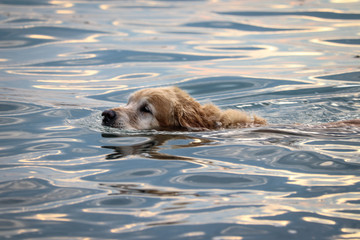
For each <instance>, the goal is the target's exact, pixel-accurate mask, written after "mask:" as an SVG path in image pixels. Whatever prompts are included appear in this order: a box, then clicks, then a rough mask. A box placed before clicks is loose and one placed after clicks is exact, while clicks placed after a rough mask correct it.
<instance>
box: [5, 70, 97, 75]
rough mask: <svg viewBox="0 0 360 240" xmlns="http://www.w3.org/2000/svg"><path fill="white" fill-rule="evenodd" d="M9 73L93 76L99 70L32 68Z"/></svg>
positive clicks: (9, 71)
mask: <svg viewBox="0 0 360 240" xmlns="http://www.w3.org/2000/svg"><path fill="white" fill-rule="evenodd" d="M6 72H7V73H9V74H17V75H29V76H38V75H41V76H76V77H79V76H92V75H95V74H97V73H98V72H99V71H98V70H65V69H62V70H58V69H45V70H42V69H41V70H39V69H31V70H7V71H6Z"/></svg>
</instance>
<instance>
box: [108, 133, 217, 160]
mask: <svg viewBox="0 0 360 240" xmlns="http://www.w3.org/2000/svg"><path fill="white" fill-rule="evenodd" d="M102 137H104V138H121V137H129V136H126V135H116V134H108V133H103V134H102ZM136 137H141V138H145V139H147V140H146V141H142V142H140V143H135V144H129V145H121V146H116V145H104V146H102V148H108V149H113V150H114V152H113V153H111V154H108V155H107V156H106V159H107V160H111V159H119V158H124V157H126V156H131V155H142V156H145V157H147V158H154V159H160V160H175V159H176V160H190V158H186V157H180V156H173V155H170V154H165V153H160V152H159V151H160V149H162V148H164V147H165V146H166V145H168V147H169V148H189V147H197V146H202V145H207V144H210V143H212V142H213V141H212V140H209V139H204V138H198V137H191V136H186V135H166V134H165V135H164V134H154V135H151V136H149V135H137V136H136ZM170 141H173V142H171V143H169V142H170Z"/></svg>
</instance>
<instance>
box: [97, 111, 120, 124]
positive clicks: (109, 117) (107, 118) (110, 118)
mask: <svg viewBox="0 0 360 240" xmlns="http://www.w3.org/2000/svg"><path fill="white" fill-rule="evenodd" d="M101 116H103V117H104V118H103V121H102V124H103V125H106V126H111V124H112V123H113V122H114V120H115V118H116V112H115V111H114V110H105V111H103V112H102V114H101Z"/></svg>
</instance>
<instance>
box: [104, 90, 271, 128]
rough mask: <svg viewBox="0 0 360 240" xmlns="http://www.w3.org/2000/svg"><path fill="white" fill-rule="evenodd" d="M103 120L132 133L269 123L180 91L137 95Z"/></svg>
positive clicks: (110, 125) (140, 93)
mask: <svg viewBox="0 0 360 240" xmlns="http://www.w3.org/2000/svg"><path fill="white" fill-rule="evenodd" d="M102 116H103V121H102V124H103V125H105V126H109V127H115V128H120V129H128V130H143V129H156V130H209V129H218V128H239V127H250V126H254V125H264V124H266V121H265V119H262V118H260V117H257V116H255V115H254V116H253V117H251V116H250V115H248V114H246V113H245V112H242V111H238V110H234V109H228V110H225V111H221V110H220V109H219V108H218V107H216V106H215V105H213V104H205V105H201V104H200V103H198V102H197V101H195V100H194V99H193V98H192V97H190V96H189V95H188V94H187V93H186V92H184V91H182V90H181V89H180V88H177V87H162V88H149V89H143V90H140V91H137V92H135V93H134V94H132V95H131V96H130V99H129V102H128V103H127V105H126V106H124V107H118V108H113V109H109V110H105V111H104V112H103V113H102Z"/></svg>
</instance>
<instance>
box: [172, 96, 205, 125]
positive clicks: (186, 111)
mask: <svg viewBox="0 0 360 240" xmlns="http://www.w3.org/2000/svg"><path fill="white" fill-rule="evenodd" d="M174 117H175V121H176V122H177V123H178V125H179V127H181V128H186V129H188V130H206V129H209V124H208V122H207V120H206V119H205V114H204V112H203V111H202V109H201V105H200V104H199V103H197V102H185V103H182V104H177V105H176V106H175V107H174Z"/></svg>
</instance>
